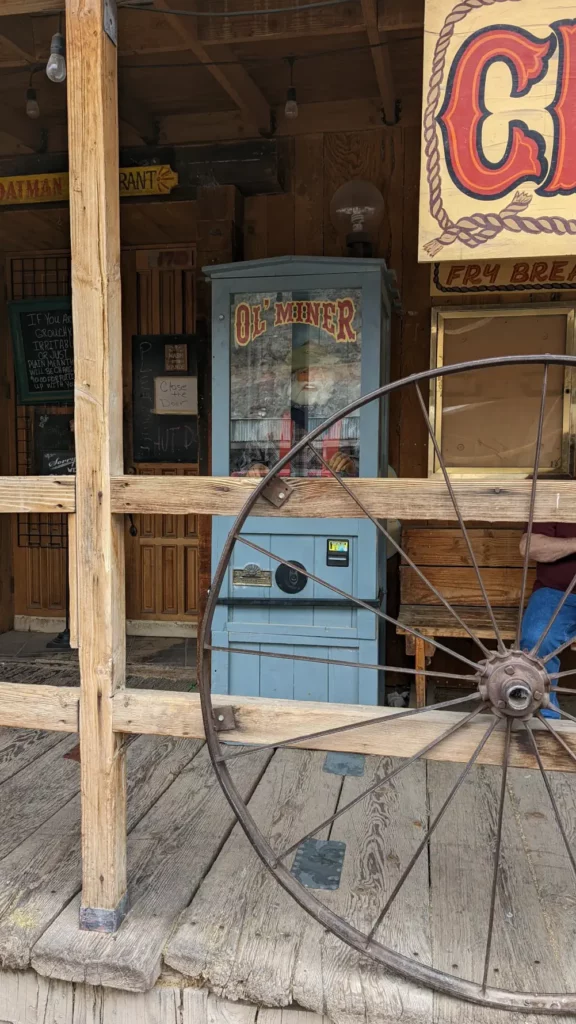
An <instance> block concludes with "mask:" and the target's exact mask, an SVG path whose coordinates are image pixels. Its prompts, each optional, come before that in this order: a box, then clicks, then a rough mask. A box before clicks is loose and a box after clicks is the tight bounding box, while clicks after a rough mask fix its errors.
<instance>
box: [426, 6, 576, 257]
mask: <svg viewBox="0 0 576 1024" xmlns="http://www.w3.org/2000/svg"><path fill="white" fill-rule="evenodd" d="M508 2H512V3H521V2H522V0H462V2H461V3H458V4H456V7H454V8H453V9H452V10H451V11H450V13H449V14H448V16H447V17H446V20H445V22H444V25H443V26H442V30H441V32H440V35H439V36H438V39H437V40H436V46H435V48H434V59H433V61H432V70H431V73H430V79H429V82H428V94H427V97H426V107H425V110H424V120H423V135H424V152H425V154H426V180H427V182H428V189H429V194H430V202H429V210H430V213H431V215H432V217H433V218H434V220H435V221H436V222H437V224H438V225H439V227H440V228H441V229H442V234H441V235H439V236H438V238H433V239H432V241H430V242H427V243H426V244H425V246H424V248H425V250H426V252H427V253H428V254H429V255H430V256H436V254H437V253H439V252H440V250H441V249H443V248H444V246H447V245H452V244H453V242H461V243H462V244H463V245H466V246H468V248H469V249H475V248H477V247H478V246H480V245H484V243H485V242H488V241H489V240H490V239H491V238H495V237H496V235H499V234H500V233H501V232H502V231H513V232H515V233H516V234H519V233H522V232H525V233H526V234H530V235H537V234H548V235H576V220H566V219H565V218H564V217H554V216H551V217H527V216H525V211H526V209H527V207H528V206H529V205H530V203H531V202H532V195H531V194H530V192H516V194H515V195H514V198H513V199H512V201H511V202H510V203H508V205H507V206H505V207H504V208H503V209H502V210H500V212H499V213H480V212H478V213H473V214H470V215H469V216H468V217H460V218H459V219H458V220H457V221H453V220H452V219H451V217H450V215H449V214H448V212H447V210H446V207H445V206H444V201H443V198H442V180H441V155H440V142H439V131H438V124H437V121H436V116H437V111H438V104H439V101H440V99H441V87H442V83H443V81H444V73H445V70H446V55H447V52H448V47H449V46H450V43H451V41H452V36H453V35H454V29H455V27H456V25H457V24H458V22H460V21H462V20H463V19H464V18H465V17H466V16H467V15H468V14H470V12H471V11H475V10H478V8H480V7H489V6H492V5H493V4H496V3H508Z"/></svg>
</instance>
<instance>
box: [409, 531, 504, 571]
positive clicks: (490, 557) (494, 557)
mask: <svg viewBox="0 0 576 1024" xmlns="http://www.w3.org/2000/svg"><path fill="white" fill-rule="evenodd" d="M468 536H469V538H470V543H471V544H472V550H473V551H474V554H475V555H476V559H477V561H478V565H479V566H507V567H508V568H514V567H521V566H522V564H523V563H522V556H521V554H520V549H519V545H520V539H521V537H522V530H486V529H469V530H468ZM402 547H403V549H404V551H405V552H406V554H407V555H408V556H409V558H411V559H412V561H413V562H416V565H420V566H425V565H454V566H460V565H465V566H469V565H470V564H471V563H470V555H469V554H468V548H467V546H466V542H465V540H464V537H463V535H462V531H461V530H460V529H450V528H446V527H444V528H442V529H435V530H434V529H426V528H425V527H422V528H420V527H418V528H412V527H406V528H405V529H404V530H403V531H402Z"/></svg>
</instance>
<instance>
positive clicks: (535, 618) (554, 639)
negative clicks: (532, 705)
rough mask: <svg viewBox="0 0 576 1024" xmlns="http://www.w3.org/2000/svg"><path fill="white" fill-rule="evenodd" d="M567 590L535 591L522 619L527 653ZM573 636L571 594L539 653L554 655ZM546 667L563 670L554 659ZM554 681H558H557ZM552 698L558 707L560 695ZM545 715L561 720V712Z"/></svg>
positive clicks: (575, 621)
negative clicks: (553, 652) (552, 653)
mask: <svg viewBox="0 0 576 1024" xmlns="http://www.w3.org/2000/svg"><path fill="white" fill-rule="evenodd" d="M562 596H563V591H561V590H553V589H552V587H541V588H540V590H536V591H534V593H533V594H532V597H531V598H530V600H529V601H528V604H527V605H526V611H525V612H524V618H523V619H522V636H521V639H520V647H521V648H522V650H523V651H530V650H532V648H533V647H534V645H535V644H536V643H538V640H539V638H540V637H541V635H542V633H543V632H544V630H545V629H546V626H547V625H548V622H549V620H550V618H551V616H552V614H553V612H554V609H555V608H556V607H557V605H558V604H559V602H560V601H561V600H562ZM571 637H576V595H574V594H570V595H569V596H568V598H567V600H566V603H565V605H564V607H563V608H562V609H561V610H560V612H559V613H558V615H557V616H556V619H555V620H554V624H553V626H552V629H551V630H550V632H549V633H548V635H547V636H546V637H545V638H544V641H543V642H542V643H541V645H540V647H539V649H538V650H537V651H536V653H537V654H538V655H539V656H540V657H541V658H545V657H546V655H547V654H550V653H551V652H552V651H554V650H555V649H556V648H557V647H560V646H561V645H562V644H563V643H565V641H566V640H569V639H570V638H571ZM546 668H547V670H548V672H550V673H551V674H552V673H554V672H558V671H559V668H560V658H551V659H550V661H548V662H547V663H546ZM553 682H554V680H553ZM550 699H551V701H552V703H553V704H555V705H556V706H558V698H557V697H556V694H551V695H550ZM543 714H544V715H545V716H546V717H547V718H559V717H560V716H559V714H558V712H557V711H553V710H549V711H548V710H545V711H543Z"/></svg>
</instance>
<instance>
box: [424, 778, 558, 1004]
mask: <svg viewBox="0 0 576 1024" xmlns="http://www.w3.org/2000/svg"><path fill="white" fill-rule="evenodd" d="M459 772H460V769H458V768H457V767H456V766H455V765H439V764H434V765H432V764H430V765H429V766H428V795H429V801H430V815H431V818H433V817H434V816H435V814H437V813H438V810H439V809H440V807H441V805H442V803H443V801H444V800H445V799H446V797H447V795H448V792H449V790H450V789H451V787H452V786H453V785H454V783H455V781H456V779H457V777H458V774H459ZM510 774H511V781H510V786H511V787H512V788H516V786H517V783H516V782H515V781H513V776H514V775H515V774H516V775H520V777H521V773H515V772H511V773H510ZM500 779H501V773H500V771H499V770H497V769H496V768H494V767H479V768H478V769H473V770H472V771H471V773H470V775H469V777H468V779H467V780H466V781H465V782H464V784H463V786H462V788H461V789H460V791H459V793H458V795H457V797H456V799H455V800H454V802H453V804H452V805H451V807H450V808H449V810H448V811H447V813H446V816H445V818H444V820H443V821H442V823H441V825H440V826H439V828H438V829H437V831H436V832H435V833H434V835H433V837H432V840H431V843H430V899H431V903H430V906H431V921H432V935H433V962H434V965H435V966H436V967H438V968H439V969H440V970H446V971H448V972H449V973H453V974H456V975H457V976H459V977H465V978H470V979H472V980H474V981H476V982H481V981H482V973H483V967H484V956H485V948H486V937H487V925H488V912H489V902H490V901H489V899H487V893H488V892H489V891H490V885H491V880H492V870H493V864H494V835H495V827H496V818H497V813H498V803H499V791H500ZM528 784H529V786H530V788H531V797H532V799H531V806H532V808H537V809H538V810H537V813H538V815H540V814H541V811H542V806H544V805H543V800H544V797H543V794H542V792H541V790H540V780H539V777H538V776H537V775H531V776H530V779H529V783H528ZM536 792H537V794H538V795H537V796H536ZM524 827H525V822H523V821H521V820H520V819H518V818H515V815H514V807H513V805H512V804H511V801H510V792H508V793H507V796H506V804H505V814H504V826H503V833H502V848H501V870H500V874H499V881H498V889H497V900H496V913H495V921H494V933H493V944H492V955H491V960H490V965H491V966H490V972H489V976H488V984H490V985H494V986H496V987H499V988H504V989H512V990H514V991H516V990H520V991H522V990H528V991H540V992H558V991H567V990H570V991H574V989H575V988H576V977H575V975H576V971H575V970H574V966H573V964H571V963H570V961H571V960H572V959H573V958H571V957H570V954H569V948H570V946H568V947H565V948H564V949H563V948H562V946H561V945H560V943H561V941H562V936H561V935H559V936H558V937H557V936H556V935H555V921H554V918H555V911H554V913H551V905H550V903H549V902H547V901H546V899H545V898H544V894H543V893H542V892H541V891H540V890H539V884H541V883H542V882H544V878H543V877H542V876H541V877H540V879H538V878H537V877H536V876H535V873H534V864H533V861H532V857H531V852H530V847H531V844H530V842H529V841H528V843H526V842H525V838H524V836H523V830H524ZM538 827H539V828H540V831H541V834H542V836H543V841H546V842H548V841H549V840H551V847H550V848H551V849H555V848H556V849H557V847H556V844H555V841H554V838H553V837H550V832H551V831H553V829H552V826H551V823H550V828H548V829H546V827H545V825H544V822H543V821H542V818H541V817H539V819H538ZM544 835H545V836H546V840H544ZM568 875H569V870H568V869H567V867H566V870H565V872H564V873H563V882H564V885H566V884H567V883H568V884H569V885H570V892H571V893H572V896H571V897H569V901H570V903H571V904H573V899H574V895H573V894H574V885H573V880H572V879H571V878H570V879H569V877H568ZM557 880H558V878H556V881H557ZM566 895H567V894H566ZM572 931H573V930H572ZM559 940H560V941H559ZM494 1019H495V1011H494V1010H490V1009H486V1008H482V1007H479V1006H475V1005H473V1004H470V1003H463V1002H461V1001H459V1000H454V999H450V998H449V997H447V996H444V995H441V994H436V995H435V996H434V1015H433V1020H434V1021H435V1022H437V1024H456V1022H457V1024H493V1022H494ZM547 1019H548V1018H546V1017H545V1016H541V1015H530V1017H529V1018H527V1017H526V1015H525V1014H521V1013H507V1014H506V1020H510V1021H511V1022H512V1024H525V1022H526V1021H527V1020H529V1021H531V1022H532V1024H537V1022H541V1024H544V1021H545V1020H547ZM558 1019H559V1020H561V1021H562V1022H563V1024H568V1022H569V1020H570V1018H569V1017H568V1016H562V1017H560V1018H558Z"/></svg>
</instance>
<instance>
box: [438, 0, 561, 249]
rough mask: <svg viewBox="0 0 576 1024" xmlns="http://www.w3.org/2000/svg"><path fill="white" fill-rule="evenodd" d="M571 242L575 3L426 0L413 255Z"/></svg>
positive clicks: (557, 245) (545, 246) (555, 245)
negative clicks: (416, 238)
mask: <svg viewBox="0 0 576 1024" xmlns="http://www.w3.org/2000/svg"><path fill="white" fill-rule="evenodd" d="M567 14H568V15H571V14H573V15H574V17H567V16H566V15H567ZM575 252H576V6H572V5H571V4H567V3H565V2H564V3H562V2H561V0H550V2H548V0H462V2H461V3H454V0H426V25H425V52H424V101H423V126H422V177H421V187H420V248H419V258H420V260H422V261H431V260H434V261H438V260H470V259H471V258H472V257H474V258H476V259H483V260H486V259H492V258H497V259H503V258H510V257H517V256H523V257H524V258H527V257H531V256H556V255H565V254H574V253H575Z"/></svg>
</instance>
